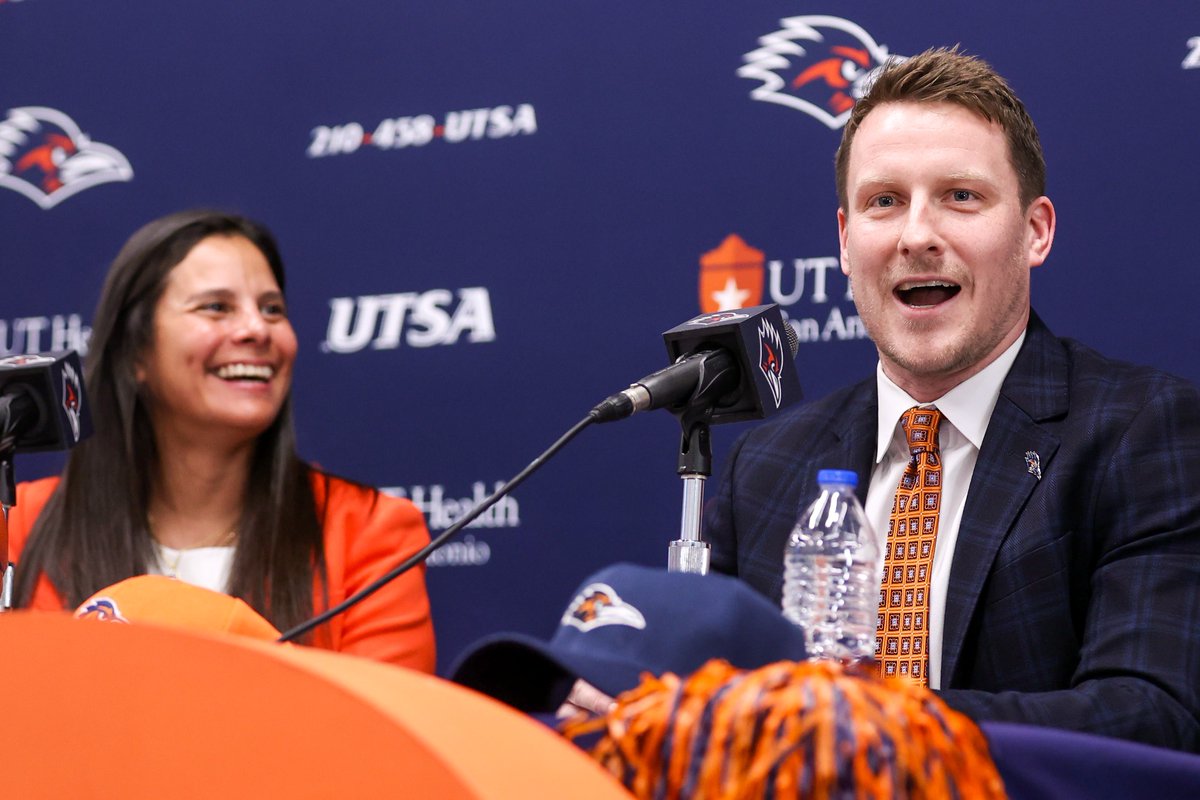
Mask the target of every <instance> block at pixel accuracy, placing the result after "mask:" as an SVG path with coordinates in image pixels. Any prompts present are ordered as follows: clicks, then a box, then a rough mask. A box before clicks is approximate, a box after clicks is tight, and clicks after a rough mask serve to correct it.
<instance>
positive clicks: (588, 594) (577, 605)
mask: <svg viewBox="0 0 1200 800" xmlns="http://www.w3.org/2000/svg"><path fill="white" fill-rule="evenodd" d="M561 624H563V625H571V626H573V627H576V628H578V629H579V630H581V631H590V630H591V629H592V628H599V627H600V626H602V625H625V626H627V627H630V628H637V629H638V630H641V629H643V628H645V627H646V618H645V616H643V615H642V612H641V611H638V610H637V609H636V608H634V607H633V606H631V605H630V604H629V603H626V602H625V601H624V600H622V599H621V597H620V595H618V594H617V593H616V591H614V590H613V588H612V587H611V586H609V585H608V584H607V583H589V584H588V585H587V586H585V587H583V589H581V590H580V592H579V594H577V595H575V599H574V600H572V601H571V604H570V605H569V606H567V610H566V611H564V612H563V616H562V622H561Z"/></svg>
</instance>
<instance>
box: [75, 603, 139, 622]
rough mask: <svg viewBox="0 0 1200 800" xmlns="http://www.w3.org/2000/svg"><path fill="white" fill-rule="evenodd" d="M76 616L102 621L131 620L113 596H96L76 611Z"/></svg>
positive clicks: (77, 617)
mask: <svg viewBox="0 0 1200 800" xmlns="http://www.w3.org/2000/svg"><path fill="white" fill-rule="evenodd" d="M75 618H76V619H96V620H100V621H101V622H124V623H128V622H129V620H127V619H125V617H123V616H122V615H121V609H119V608H117V601H116V600H113V599H112V598H111V597H96V598H94V599H92V600H90V601H89V602H88V604H87V605H85V606H83V607H82V608H80V609H79V610H78V611H76V612H75Z"/></svg>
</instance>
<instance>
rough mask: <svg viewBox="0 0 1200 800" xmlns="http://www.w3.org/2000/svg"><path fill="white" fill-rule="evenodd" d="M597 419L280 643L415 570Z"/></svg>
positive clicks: (592, 416)
mask: <svg viewBox="0 0 1200 800" xmlns="http://www.w3.org/2000/svg"><path fill="white" fill-rule="evenodd" d="M596 421H597V412H596V410H595V409H593V410H592V411H591V412H590V413H589V414H588V415H587V416H586V417H584V418H583V419H581V420H580V421H579V422H577V423H575V425H574V426H573V427H572V428H571V429H570V430H569V431H567V432H566V433H564V434H563V435H562V436H560V437H559V438H558V441H556V442H555V443H554V444H552V445H550V446H549V447H548V448H546V450H545V451H544V452H543V453H542V454H541V455H540V456H538V457H537V458H535V459H534V460H533V461H531V462H529V466H527V467H525V469H523V470H521V471H520V472H518V473H517V475H516V476H515V477H514V478H512V480H510V481H509V482H508V483H506V484H504V485H503V486H501V487H500V488H499V489H497V490H496V491H495V492H493V493H492V494H491V495H489V496H488V497H486V498H485V499H484V500H482V501H481V502H480V503H479V505H477V506H475V507H474V508H473V509H471V511H470V512H469V513H467V515H466V516H464V517H463V518H462V519H460V520H458V521H457V522H455V523H454V524H453V525H451V526H450V527H449V528H447V529H446V530H444V531H442V533H441V534H439V535H438V537H437V538H436V539H434V540H432V541H431V542H430V543H429V544H427V545H425V546H424V547H422V548H421V549H420V550H418V551H417V552H415V553H413V554H412V555H411V556H409V557H408V558H406V559H405V560H404V561H402V562H401V563H400V564H397V565H396V566H395V567H393V568H392V569H391V570H390V571H389V572H388V573H387V574H385V575H383V576H381V577H379V578H376V579H375V580H374V581H372V582H371V583H370V584H368V585H367V586H364V587H363V588H362V589H359V590H358V591H357V592H355V593H354V594H352V595H350V596H349V597H347V598H346V599H345V600H343V601H342V602H340V603H338V604H337V605H335V606H333V607H331V608H328V609H326V610H325V611H322V612H321V613H320V614H318V615H317V616H315V617H313V618H312V619H310V620H308V621H307V622H302V623H300V624H299V625H297V626H296V627H294V628H292V629H290V630H288V631H286V632H284V633H283V635H281V636H280V637H279V639H278V640H277V641H280V642H291V641H295V640H296V638H297V637H300V636H303V635H304V634H306V633H308V632H309V631H311V630H312V629H313V628H316V627H317V626H318V625H321V624H323V623H325V622H328V621H329V620H331V619H333V618H334V617H336V616H337V615H338V614H341V613H342V612H343V611H345V610H346V609H348V608H350V607H351V606H353V605H355V604H356V603H359V602H361V601H363V600H365V599H367V598H368V597H370V596H371V595H373V594H375V592H377V591H379V590H380V589H382V588H383V587H384V586H385V585H387V584H388V583H390V582H391V581H393V580H395V579H396V578H398V577H400V576H401V575H402V574H404V573H405V572H407V571H408V570H410V569H412V568H413V567H415V566H416V565H417V564H420V563H421V562H422V561H424V560H425V559H426V558H428V557H429V554H430V553H432V552H433V551H434V550H436V549H437V548H439V547H441V546H442V545H443V544H444V543H445V542H446V540H447V539H449V538H450V537H451V536H453V535H454V534H456V533H458V532H459V531H460V530H462V529H463V528H465V527H466V526H467V525H469V524H471V523H472V522H473V521H474V520H475V519H476V518H477V517H478V516H479V515H480V514H482V513H483V512H484V511H487V510H488V509H489V508H491V507H492V506H493V505H494V504H495V503H496V501H498V500H499V499H500V498H502V497H504V496H505V495H507V494H508V493H509V492H511V491H512V490H513V489H515V488H517V487H518V486H520V485H521V483H523V482H524V481H525V479H526V478H528V477H529V476H530V475H532V474H533V473H535V472H537V471H538V469H540V468H541V467H542V465H543V464H545V463H546V462H547V461H549V460H550V459H551V458H552V457H553V456H554V455H555V454H556V453H557V452H558V451H559V450H561V449H562V448H563V447H565V446H566V444H567V443H568V442H570V441H571V440H572V439H574V438H575V437H576V436H578V435H579V433H580V432H582V431H583V429H584V428H586V427H587V426H589V425H591V424H592V423H594V422H596Z"/></svg>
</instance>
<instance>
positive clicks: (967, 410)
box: [866, 333, 1025, 689]
mask: <svg viewBox="0 0 1200 800" xmlns="http://www.w3.org/2000/svg"><path fill="white" fill-rule="evenodd" d="M1024 341H1025V334H1024V333H1022V334H1021V335H1020V336H1019V337H1018V338H1017V340H1016V341H1015V342H1013V343H1012V344H1011V345H1010V346H1009V347H1008V349H1007V350H1005V351H1004V352H1003V353H1001V354H1000V357H999V358H997V359H996V360H995V361H993V362H992V363H991V364H988V365H987V366H986V367H984V368H983V369H982V370H981V371H980V372H978V373H977V374H975V375H973V376H972V377H970V378H968V379H967V380H965V381H963V382H962V383H960V384H959V385H958V386H955V387H954V388H953V389H951V390H950V391H949V392H947V393H946V394H944V395H942V396H941V397H939V398H938V399H937V400H934V401H933V402H932V403H918V402H917V401H916V400H913V399H912V398H911V397H909V396H908V393H907V392H905V391H904V390H903V389H901V388H900V387H899V386H897V385H896V384H895V383H893V382H892V380H891V379H890V378H888V377H887V376H886V375H884V374H883V365H882V364H880V365H879V366H877V367H876V370H875V380H876V385H877V386H878V389H879V432H878V439H877V446H876V450H875V468H874V470H872V472H871V485H870V488H869V489H868V491H867V507H866V512H867V519H869V520H870V521H871V525H873V526H874V527H875V530H877V531H886V530H887V526H888V519H889V517H890V516H891V511H892V502H893V500H894V499H895V496H896V487H897V486H898V485H899V483H900V476H901V475H902V474H904V468H905V467H906V466H907V465H908V462H909V459H910V457H911V454H910V453H909V450H908V442H907V441H906V440H905V437H904V430H903V429H902V428H901V427H900V417H901V415H903V414H904V412H905V411H907V410H908V409H910V408H912V407H913V406H932V407H935V408H937V410H938V411H940V412H942V421H941V424H940V426H939V427H938V443H939V449H940V451H941V454H942V511H941V516H940V517H939V519H938V533H937V543H936V544H935V545H934V548H933V573H932V575H931V576H930V589H929V675H928V677H929V688H931V689H940V688H941V682H942V627H943V623H944V622H945V619H946V588H947V586H949V583H950V564H951V562H952V561H953V557H954V545H955V543H956V542H957V541H958V526H959V523H961V522H962V514H963V506H964V505H965V504H966V500H967V488H968V487H969V486H970V484H971V475H972V473H974V471H975V461H976V459H977V458H978V457H979V448H980V447H981V446H982V445H983V437H984V434H986V433H987V427H988V422H989V421H991V418H992V410H993V409H994V408H995V407H996V401H997V400H999V399H1000V386H1001V385H1002V384H1003V383H1004V379H1005V377H1007V375H1008V371H1009V369H1011V368H1012V365H1013V361H1015V360H1016V358H1017V352H1018V351H1019V350H1020V349H1021V343H1022V342H1024Z"/></svg>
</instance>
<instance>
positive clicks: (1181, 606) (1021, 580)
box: [706, 314, 1200, 751]
mask: <svg viewBox="0 0 1200 800" xmlns="http://www.w3.org/2000/svg"><path fill="white" fill-rule="evenodd" d="M876 404H877V400H876V388H875V380H874V378H873V377H872V378H871V379H870V380H868V381H864V382H863V383H860V384H858V385H856V386H853V387H850V388H848V389H843V390H841V391H838V392H835V393H834V394H832V395H830V396H829V397H826V398H824V399H822V400H820V401H817V402H814V403H811V404H807V405H805V406H802V407H800V408H799V409H797V410H796V411H794V412H790V413H789V414H787V415H784V416H783V417H781V418H778V419H776V420H772V421H771V422H769V423H767V424H764V425H761V426H759V427H757V428H754V429H752V430H751V431H749V432H748V433H746V434H744V435H742V436H741V437H740V438H739V440H738V442H737V443H736V444H735V446H734V449H733V452H732V453H731V454H730V456H729V457H728V460H727V463H726V468H725V475H724V478H723V480H722V482H721V486H720V489H719V491H718V493H717V496H716V497H715V498H714V499H713V501H712V503H711V504H710V507H709V509H708V514H707V520H706V523H707V534H706V539H707V540H708V541H709V542H711V544H712V547H713V550H712V564H713V568H714V569H715V570H718V571H722V572H727V573H731V574H734V575H738V576H739V577H741V578H742V579H743V580H745V581H747V582H748V583H750V584H751V585H752V586H754V587H755V588H757V589H758V590H759V591H761V592H762V593H763V594H765V595H767V596H768V597H770V598H773V599H775V600H778V599H779V597H780V595H781V591H782V581H783V578H782V567H783V547H784V542H785V540H786V538H787V535H788V533H789V532H790V530H791V528H792V525H793V524H794V522H795V520H796V517H797V515H798V514H799V512H800V510H801V508H800V506H801V504H802V503H804V502H805V501H806V500H807V499H808V498H809V497H810V496H811V495H812V494H813V493H814V492H815V491H816V485H817V484H816V474H817V471H818V470H820V469H852V470H854V471H855V472H857V473H858V474H859V476H860V478H863V479H864V480H863V481H862V483H861V484H860V486H859V493H860V498H865V497H866V491H867V485H866V484H867V480H869V478H870V475H871V468H872V466H873V461H874V453H875V431H876V421H875V418H876ZM1029 450H1033V451H1035V452H1037V453H1038V455H1039V456H1040V460H1041V469H1042V477H1041V479H1040V480H1039V479H1038V478H1037V477H1036V476H1035V475H1033V474H1031V473H1030V472H1029V470H1028V468H1027V465H1026V462H1025V453H1026V451H1029ZM1198 692H1200V393H1198V392H1197V390H1196V388H1195V387H1193V386H1192V385H1191V384H1189V383H1187V382H1186V381H1183V380H1181V379H1179V378H1175V377H1172V376H1169V375H1166V374H1164V373H1162V372H1158V371H1155V370H1152V369H1149V368H1145V367H1137V366H1133V365H1130V364H1125V363H1122V362H1117V361H1113V360H1110V359H1106V358H1104V357H1103V356H1100V355H1099V354H1097V353H1096V352H1094V351H1092V350H1090V349H1088V348H1086V347H1084V346H1082V345H1080V344H1079V343H1077V342H1073V341H1071V340H1066V339H1057V338H1055V337H1054V336H1053V335H1052V334H1051V333H1050V331H1049V330H1048V329H1047V328H1046V326H1045V325H1044V324H1043V323H1042V322H1041V321H1040V320H1039V319H1038V318H1037V316H1036V314H1035V315H1032V316H1031V320H1030V324H1029V328H1028V333H1027V335H1026V339H1025V342H1024V344H1023V346H1022V348H1021V351H1020V353H1019V354H1018V356H1017V359H1016V361H1015V363H1014V364H1013V367H1012V369H1011V371H1010V372H1009V374H1008V377H1007V378H1006V379H1005V381H1004V385H1003V387H1002V389H1001V392H1000V399H999V401H998V402H997V404H996V409H995V411H994V412H993V414H992V419H991V422H990V423H989V425H988V430H987V435H986V437H985V438H984V442H983V447H982V449H981V450H980V453H979V459H978V462H977V464H976V467H975V472H974V475H973V476H972V478H971V483H970V489H969V491H968V495H967V500H966V506H965V508H964V511H963V518H962V525H961V528H960V530H959V534H958V543H957V546H956V548H955V552H954V557H953V561H952V566H951V573H950V583H949V588H948V591H947V599H946V615H945V627H944V633H943V646H942V690H941V692H940V694H941V696H942V698H943V699H944V700H945V701H946V702H947V703H949V704H950V705H951V706H953V707H955V708H957V709H959V710H960V711H963V712H965V713H967V714H968V715H970V716H972V717H974V718H975V719H977V720H1000V721H1010V722H1026V723H1033V724H1040V725H1048V726H1053V727H1060V728H1068V729H1073V730H1078V731H1088V732H1091V733H1098V734H1104V735H1109V736H1115V737H1120V738H1126V739H1132V740H1137V741H1142V742H1147V743H1150V744H1157V745H1162V746H1166V747H1172V748H1177V749H1182V750H1190V751H1197V750H1198V749H1200V724H1198V721H1197V717H1198V715H1200V696H1198Z"/></svg>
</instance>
